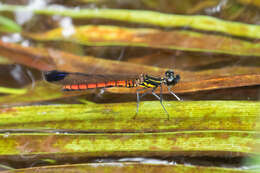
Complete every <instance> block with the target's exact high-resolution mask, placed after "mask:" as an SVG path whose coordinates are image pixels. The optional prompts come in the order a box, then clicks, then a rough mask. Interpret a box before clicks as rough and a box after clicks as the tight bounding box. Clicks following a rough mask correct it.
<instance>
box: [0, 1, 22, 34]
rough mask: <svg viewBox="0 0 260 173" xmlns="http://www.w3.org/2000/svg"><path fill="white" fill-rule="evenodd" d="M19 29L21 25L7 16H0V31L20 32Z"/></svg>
mask: <svg viewBox="0 0 260 173" xmlns="http://www.w3.org/2000/svg"><path fill="white" fill-rule="evenodd" d="M0 6H1V5H0ZM21 30H22V29H21V27H20V26H19V25H17V24H16V23H15V22H14V21H12V20H11V19H9V18H6V17H3V16H0V32H21Z"/></svg>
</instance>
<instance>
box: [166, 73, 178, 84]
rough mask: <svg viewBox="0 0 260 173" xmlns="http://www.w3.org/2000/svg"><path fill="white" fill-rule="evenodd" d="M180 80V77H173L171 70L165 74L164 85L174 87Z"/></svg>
mask: <svg viewBox="0 0 260 173" xmlns="http://www.w3.org/2000/svg"><path fill="white" fill-rule="evenodd" d="M179 80H180V76H179V75H176V76H174V71H173V70H167V71H166V72H165V83H166V85H168V86H169V85H175V84H176V83H178V81H179Z"/></svg>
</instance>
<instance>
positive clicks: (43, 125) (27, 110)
mask: <svg viewBox="0 0 260 173" xmlns="http://www.w3.org/2000/svg"><path fill="white" fill-rule="evenodd" d="M164 105H165V107H166V109H167V111H168V112H169V114H170V119H169V120H168V119H167V118H168V117H167V114H166V113H165V112H164V111H163V109H162V107H161V105H160V102H159V101H150V102H141V104H140V112H139V114H138V115H137V116H136V117H135V114H136V103H118V104H94V103H92V102H88V103H86V104H80V105H79V104H78V105H53V106H50V105H49V106H26V107H12V108H2V109H0V127H1V129H63V130H66V129H67V130H68V131H75V130H76V131H78V130H81V131H88V132H169V131H171V132H172V131H176V130H177V131H178V130H188V131H190V130H233V131H235V130H242V131H243V130H244V131H250V130H251V131H254V130H255V129H257V128H258V127H259V123H258V122H257V121H256V120H257V116H258V115H259V113H260V110H259V106H260V103H259V102H248V101H195V102H189V101H183V102H178V101H177V102H176V101H164ZM241 108H242V109H241ZM134 117H135V119H134ZM133 124H134V125H133Z"/></svg>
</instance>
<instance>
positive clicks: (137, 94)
mask: <svg viewBox="0 0 260 173" xmlns="http://www.w3.org/2000/svg"><path fill="white" fill-rule="evenodd" d="M146 89H147V88H143V89H138V90H137V92H136V96H137V106H136V114H135V116H134V119H135V118H136V116H137V114H138V110H139V104H140V100H141V98H142V97H143V96H145V95H147V94H148V93H149V92H150V90H148V91H146V92H145V93H143V94H142V95H141V96H140V93H139V92H140V91H143V90H146ZM156 89H157V87H155V88H153V89H152V91H151V93H152V94H153V95H154V96H155V97H156V98H157V99H158V100H160V104H161V105H162V107H163V110H164V111H165V113H166V114H167V116H168V120H169V119H170V115H169V113H168V112H167V110H166V108H165V107H164V105H163V103H162V102H163V97H162V86H161V85H160V96H158V95H157V94H156V93H155V92H154V91H155V90H156Z"/></svg>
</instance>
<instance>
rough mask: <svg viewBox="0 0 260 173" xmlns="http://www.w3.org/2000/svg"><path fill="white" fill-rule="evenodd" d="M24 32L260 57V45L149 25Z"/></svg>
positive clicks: (43, 37) (39, 36) (42, 37)
mask: <svg viewBox="0 0 260 173" xmlns="http://www.w3.org/2000/svg"><path fill="white" fill-rule="evenodd" d="M23 35H25V36H27V37H30V38H33V39H36V40H41V41H47V40H52V41H53V40H54V41H58V40H65V41H72V42H77V43H80V44H85V45H91V46H114V45H116V46H141V47H151V48H164V49H177V50H188V51H200V52H216V53H226V54H234V55H246V56H260V44H257V43H252V42H250V41H243V40H240V39H235V38H231V37H226V36H217V35H212V34H201V33H198V32H193V31H163V30H158V29H148V28H135V29H133V28H125V27H116V26H98V25H96V26H95V25H90V26H81V27H75V28H74V33H72V34H71V35H70V36H64V35H63V28H58V29H54V30H51V31H48V32H45V33H39V34H36V33H23ZM160 38H163V39H160Z"/></svg>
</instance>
